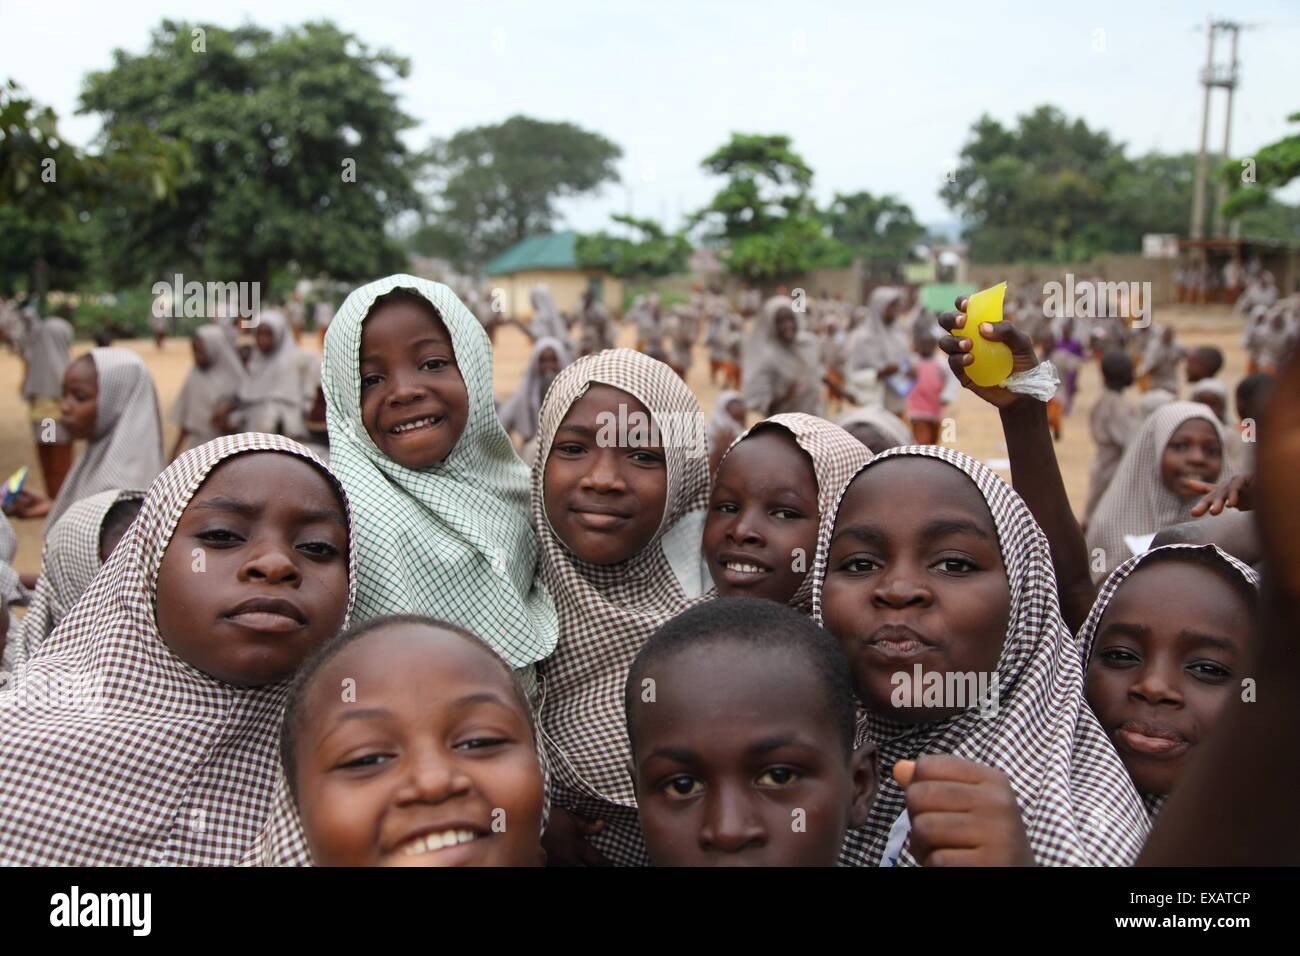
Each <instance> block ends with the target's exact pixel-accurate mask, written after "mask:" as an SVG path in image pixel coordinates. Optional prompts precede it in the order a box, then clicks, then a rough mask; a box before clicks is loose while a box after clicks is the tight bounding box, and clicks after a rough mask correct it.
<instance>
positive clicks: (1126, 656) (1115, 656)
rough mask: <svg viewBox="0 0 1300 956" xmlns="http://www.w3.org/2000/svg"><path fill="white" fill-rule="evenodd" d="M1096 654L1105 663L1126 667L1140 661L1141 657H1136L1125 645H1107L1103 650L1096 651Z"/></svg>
mask: <svg viewBox="0 0 1300 956" xmlns="http://www.w3.org/2000/svg"><path fill="white" fill-rule="evenodd" d="M1097 656H1098V657H1100V658H1101V659H1102V661H1103V662H1105V663H1106V664H1110V665H1113V666H1115V667H1126V666H1130V665H1133V664H1140V663H1142V658H1140V657H1138V656H1137V655H1136V654H1135V653H1133V652H1132V651H1130V650H1129V649H1128V648H1127V647H1107V648H1105V649H1104V650H1100V651H1098V652H1097Z"/></svg>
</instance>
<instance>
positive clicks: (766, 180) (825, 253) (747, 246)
mask: <svg viewBox="0 0 1300 956" xmlns="http://www.w3.org/2000/svg"><path fill="white" fill-rule="evenodd" d="M701 165H702V166H703V167H704V169H705V170H706V171H708V172H710V173H713V174H714V175H716V176H722V177H724V178H725V180H726V182H725V183H724V185H723V187H722V188H721V189H720V190H719V191H718V193H717V195H715V196H714V197H713V200H712V201H711V202H710V203H709V204H708V205H707V206H705V207H704V208H703V209H701V210H699V211H698V212H696V213H695V215H694V216H693V217H692V222H693V223H694V224H695V225H698V226H700V227H702V229H703V235H704V239H705V241H706V242H711V243H716V244H718V245H720V246H722V247H723V256H724V259H725V261H726V263H727V268H728V269H729V270H730V271H731V272H732V273H734V274H736V275H740V276H743V277H744V278H745V279H746V280H747V281H750V282H770V281H773V280H776V279H781V278H787V277H791V276H795V275H798V274H799V273H801V272H806V271H807V270H809V269H812V268H815V267H817V266H818V265H821V264H823V263H824V262H826V261H827V259H828V257H829V256H830V254H831V252H832V251H833V249H834V243H833V241H832V240H831V239H830V238H829V237H828V236H827V231H826V226H825V224H824V223H823V222H822V221H821V219H820V218H819V217H818V215H817V210H816V208H815V206H814V204H813V201H812V199H811V197H810V195H809V190H810V189H811V187H812V179H813V171H812V168H811V167H810V166H809V165H808V164H807V163H806V162H805V161H804V159H803V157H802V156H800V155H799V154H798V153H797V152H795V151H794V149H793V147H792V145H791V141H790V137H789V136H782V135H764V134H748V133H732V134H731V139H730V140H729V141H728V142H727V143H725V144H724V145H723V146H721V147H719V148H718V149H717V150H716V151H714V152H713V153H711V154H710V155H708V156H706V157H705V158H704V160H703V162H702V163H701Z"/></svg>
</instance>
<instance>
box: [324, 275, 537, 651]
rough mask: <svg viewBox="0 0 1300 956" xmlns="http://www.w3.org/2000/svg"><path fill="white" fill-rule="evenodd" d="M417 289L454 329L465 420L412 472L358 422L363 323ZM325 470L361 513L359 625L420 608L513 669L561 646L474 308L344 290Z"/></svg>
mask: <svg viewBox="0 0 1300 956" xmlns="http://www.w3.org/2000/svg"><path fill="white" fill-rule="evenodd" d="M399 288H401V289H411V290H414V291H415V292H418V293H419V294H420V295H422V296H424V298H426V299H428V300H429V303H430V304H431V305H432V306H433V307H434V308H435V309H436V310H437V311H438V315H440V316H441V317H442V322H443V324H444V325H445V326H446V327H447V332H448V334H450V336H451V342H452V347H453V349H454V350H455V353H456V364H457V366H458V367H459V369H460V374H461V377H462V378H463V379H464V380H465V388H466V390H467V391H468V393H469V419H468V421H467V422H466V424H465V430H464V431H463V432H462V433H461V436H460V438H459V439H458V440H457V442H456V445H455V447H453V448H452V450H451V452H450V453H449V454H448V456H447V459H446V460H445V461H443V462H442V463H441V464H437V465H434V466H432V467H431V468H426V469H423V470H419V471H417V470H414V469H411V468H405V467H403V466H402V465H399V464H398V463H397V462H395V461H393V460H392V459H391V458H389V457H387V456H386V455H385V454H384V453H383V452H381V451H380V450H379V449H378V448H377V447H376V446H375V443H374V442H373V441H372V440H371V439H370V436H369V435H368V434H367V433H366V427H365V424H364V423H363V422H362V420H361V365H360V355H361V326H362V322H363V320H364V319H365V317H366V313H368V312H369V311H370V308H371V307H372V306H373V305H374V303H375V300H376V299H377V298H379V297H380V296H381V295H384V294H385V293H388V292H392V291H393V290H394V289H399ZM322 384H323V387H324V391H325V401H326V408H327V419H328V422H329V437H330V467H331V468H333V469H334V471H335V473H336V474H338V476H339V479H340V480H341V481H342V482H343V486H344V487H345V488H347V489H348V493H349V495H350V496H351V499H352V507H353V508H354V509H355V510H356V515H357V536H358V539H359V540H358V542H357V547H358V550H357V556H358V561H359V565H358V572H357V573H358V576H359V585H358V588H357V606H356V610H355V616H356V619H357V620H358V621H365V620H369V619H370V618H372V617H378V616H379V615H381V614H425V615H428V616H429V617H434V618H437V619H439V620H445V621H449V622H451V623H453V624H459V625H460V626H461V627H464V628H466V629H468V630H469V631H472V632H473V633H475V634H481V635H482V636H483V639H484V640H485V641H487V642H488V643H489V644H491V645H492V647H493V648H494V649H495V650H496V651H497V653H498V654H500V655H501V656H502V657H504V658H505V659H506V661H507V662H508V663H509V664H510V665H511V666H513V667H525V666H527V665H529V664H532V663H533V662H535V661H538V660H541V659H542V658H543V657H545V656H546V655H547V654H549V653H550V652H551V649H552V648H554V647H555V641H556V638H557V635H558V625H557V623H556V619H555V606H554V604H553V603H552V602H551V598H550V595H548V594H547V593H546V591H545V590H544V589H543V588H541V587H539V586H537V583H536V572H537V536H536V535H535V534H534V533H533V529H532V527H531V525H530V524H529V521H528V468H527V466H526V465H524V463H523V462H522V461H521V460H520V459H519V456H518V455H516V454H515V450H514V448H513V446H511V444H510V439H509V437H508V436H507V435H506V433H505V429H503V428H502V427H501V422H500V420H499V419H498V418H497V413H496V406H495V403H494V399H493V395H492V346H491V343H490V342H489V341H488V337H487V333H486V332H485V331H483V326H482V325H480V324H479V321H478V319H476V318H474V315H473V313H471V312H470V311H469V309H467V308H466V307H465V305H464V304H463V303H462V302H461V301H460V299H458V298H456V295H455V293H454V292H452V291H451V289H449V288H447V287H446V286H445V285H441V284H439V283H437V282H430V281H428V280H427V279H417V278H416V277H415V276H409V275H392V276H388V277H387V278H386V279H380V280H378V281H377V282H371V283H370V284H368V285H364V286H362V287H361V288H359V289H357V290H356V291H354V292H353V293H352V294H351V295H349V296H348V297H347V300H346V301H345V302H344V303H343V305H342V307H341V308H340V309H339V311H338V314H337V315H336V316H335V317H334V320H333V321H332V322H331V323H330V327H329V331H328V332H327V333H326V335H325V359H324V364H323V366H322Z"/></svg>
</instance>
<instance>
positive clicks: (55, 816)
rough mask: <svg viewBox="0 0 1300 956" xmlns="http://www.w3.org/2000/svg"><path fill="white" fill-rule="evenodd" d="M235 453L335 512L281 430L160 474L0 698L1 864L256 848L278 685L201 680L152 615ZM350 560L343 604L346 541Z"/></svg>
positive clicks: (192, 855) (351, 583)
mask: <svg viewBox="0 0 1300 956" xmlns="http://www.w3.org/2000/svg"><path fill="white" fill-rule="evenodd" d="M243 452H278V453H280V454H288V455H296V456H298V457H300V458H303V459H305V460H306V461H308V462H311V463H312V464H313V465H315V466H316V467H317V468H319V469H320V470H321V472H322V473H324V474H325V475H327V476H328V477H329V478H330V482H331V484H332V485H333V486H334V487H335V488H336V489H337V491H338V493H339V497H340V498H341V499H342V501H343V503H344V508H345V510H346V509H347V497H346V495H345V493H344V491H343V488H342V486H341V485H339V483H338V482H337V481H336V480H335V479H334V477H333V476H332V475H330V473H329V470H328V469H327V468H326V467H325V466H324V465H323V464H322V463H321V462H320V459H318V458H316V456H315V455H313V454H312V453H311V452H310V451H308V450H307V449H306V448H304V447H303V446H301V445H299V444H297V443H296V442H293V441H290V440H289V439H287V438H282V437H280V436H278V435H269V434H260V433H259V434H243V435H233V436H229V437H226V438H218V439H216V440H215V441H211V442H208V443H207V444H205V445H200V446H199V447H197V448H194V449H191V450H190V451H188V452H186V453H185V454H183V455H182V456H181V457H180V458H178V459H176V461H175V462H174V463H173V464H172V465H171V466H170V467H169V468H168V469H167V470H166V471H164V472H163V473H162V474H161V475H159V476H158V479H157V480H156V481H155V482H154V483H153V485H152V486H151V487H150V489H149V493H148V495H147V496H146V498H145V501H144V505H143V507H142V508H141V510H140V514H139V515H138V516H137V518H136V520H135V521H134V522H133V523H132V525H131V527H130V529H129V530H128V531H127V533H126V535H125V536H124V537H123V538H122V540H121V542H120V543H119V544H118V546H117V548H116V549H115V550H114V551H113V554H112V556H111V557H110V558H109V559H108V562H107V563H106V564H105V565H104V568H103V570H102V571H100V573H99V575H98V576H97V577H96V578H95V580H94V582H93V583H92V584H91V585H90V588H89V590H87V591H86V593H85V595H83V597H82V599H81V600H80V601H79V602H78V603H77V605H76V607H74V608H73V609H72V611H71V613H70V614H69V615H68V616H67V617H66V618H65V619H64V621H63V623H62V624H61V625H60V626H59V627H58V628H57V629H56V630H55V631H54V633H53V634H51V635H50V636H49V638H47V639H46V641H45V642H44V644H43V645H42V646H41V648H40V651H39V652H38V653H37V654H36V655H35V656H33V658H32V659H31V660H30V661H28V662H27V664H26V666H25V667H23V668H21V669H20V670H18V671H16V672H15V673H14V674H12V675H11V679H10V681H9V683H8V684H7V685H6V687H5V689H4V691H3V692H0V740H3V741H4V746H3V747H0V864H12V865H61V866H146V865H182V866H202V865H224V864H233V863H236V862H238V861H239V859H240V857H241V856H242V855H243V854H244V853H245V852H246V851H247V850H248V848H249V847H250V846H251V845H252V843H253V841H254V839H255V838H256V837H257V834H258V831H259V830H260V829H261V827H262V824H263V822H264V821H265V819H266V816H267V813H268V812H269V810H270V804H271V799H272V797H273V796H274V794H275V786H276V782H277V780H278V778H279V772H280V760H279V751H278V743H279V729H280V728H279V723H280V722H279V717H280V710H281V707H282V706H283V704H284V695H285V693H286V691H287V690H288V682H287V681H284V682H281V683H278V684H274V685H270V686H266V687H236V686H233V685H230V684H225V683H222V682H220V681H217V680H214V679H213V678H211V677H209V676H207V675H206V674H203V673H201V672H200V671H198V670H196V669H195V668H194V667H192V666H190V665H189V664H187V663H185V662H184V661H182V660H181V659H180V658H178V657H177V656H176V655H175V654H174V653H173V652H172V651H171V649H170V648H168V646H167V645H166V644H165V643H164V641H163V639H162V637H161V635H160V634H159V633H158V626H157V622H156V619H155V613H154V608H155V602H156V600H157V577H158V568H159V565H160V564H161V562H162V558H163V554H164V552H165V551H166V550H167V544H168V541H169V540H170V539H171V536H172V534H173V532H174V531H175V528H176V524H177V522H178V521H179V520H180V516H181V513H182V512H183V511H184V510H185V508H186V506H187V505H188V504H189V502H190V499H191V498H192V497H193V496H194V494H195V492H196V491H197V490H198V488H199V486H200V485H201V484H202V483H203V481H204V479H205V478H206V477H207V476H208V475H209V474H210V473H211V472H212V470H213V468H215V467H216V466H217V465H219V464H220V463H221V462H222V461H224V460H226V459H227V458H230V457H231V456H233V455H238V454H240V453H243ZM348 514H349V525H350V526H351V512H350V511H349V512H348ZM349 550H350V554H349V560H348V607H349V609H350V608H351V606H352V597H353V595H354V594H355V590H356V570H355V569H356V560H355V550H356V544H355V535H354V533H350V534H349Z"/></svg>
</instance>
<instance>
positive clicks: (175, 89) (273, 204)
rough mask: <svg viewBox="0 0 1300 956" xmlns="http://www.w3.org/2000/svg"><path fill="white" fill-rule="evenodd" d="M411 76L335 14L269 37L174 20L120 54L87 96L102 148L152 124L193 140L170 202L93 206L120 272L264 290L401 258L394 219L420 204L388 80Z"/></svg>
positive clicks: (129, 277)
mask: <svg viewBox="0 0 1300 956" xmlns="http://www.w3.org/2000/svg"><path fill="white" fill-rule="evenodd" d="M408 70H409V64H408V61H407V60H406V59H404V58H402V57H399V56H396V55H394V54H392V53H390V52H388V51H378V52H373V51H371V50H370V49H369V48H367V47H366V46H365V45H364V44H363V43H362V42H361V41H360V40H358V39H357V38H356V37H354V36H352V35H350V34H348V33H345V32H343V31H342V30H340V29H338V28H337V27H336V26H334V25H333V24H331V23H327V22H322V23H308V24H305V25H303V26H299V27H290V28H287V29H285V30H284V31H283V32H281V33H279V34H275V33H272V32H270V31H268V30H264V29H261V28H260V27H256V26H251V25H248V26H242V27H238V28H235V29H230V30H227V29H224V28H222V27H218V26H215V25H211V24H197V23H196V24H191V23H180V22H173V21H170V20H164V21H163V22H162V24H161V25H160V26H159V27H158V28H157V29H156V30H154V32H153V35H152V38H151V41H150V44H149V47H148V49H147V50H146V51H145V52H144V53H143V54H140V55H135V54H131V53H127V52H124V51H122V50H117V51H115V52H114V54H113V65H112V67H111V68H109V69H107V70H104V71H102V72H97V73H91V74H90V75H89V76H88V77H87V78H86V80H85V84H84V87H83V91H82V96H81V112H93V113H98V114H99V115H100V116H101V117H102V119H103V123H104V125H103V133H102V136H101V142H102V143H112V142H115V141H117V140H119V139H122V138H123V137H126V136H128V135H130V134H129V130H131V129H133V128H136V127H138V126H144V127H146V128H148V129H150V130H152V131H154V132H156V133H157V134H159V135H161V136H164V137H168V138H170V139H173V140H176V141H179V142H182V143H185V144H186V146H187V147H188V151H189V155H190V158H191V164H190V167H189V169H188V171H187V172H186V173H185V175H184V176H183V177H182V178H181V181H180V184H179V186H178V188H177V190H176V200H175V202H174V203H171V204H160V203H157V202H149V201H147V197H144V196H141V195H139V194H136V193H130V192H128V193H125V194H119V195H118V196H116V197H114V200H113V201H111V202H109V203H108V204H107V205H106V206H105V207H104V208H102V209H100V210H99V211H98V213H97V217H98V219H99V220H100V222H101V225H102V235H103V237H104V240H105V243H106V248H105V254H106V260H107V261H106V265H107V267H108V269H109V271H110V273H111V274H112V276H113V277H114V278H116V279H117V280H118V281H119V282H129V281H139V280H142V279H147V278H151V277H153V278H156V277H158V276H160V275H164V274H166V273H167V272H168V271H169V270H171V269H173V268H175V269H182V270H191V271H193V270H198V271H199V272H200V273H202V275H197V276H195V278H198V279H204V280H208V279H210V280H219V281H231V280H246V281H259V282H262V283H263V284H266V283H268V282H269V280H270V279H271V277H272V275H273V274H278V273H280V272H281V271H287V272H288V273H289V274H307V275H315V274H320V273H328V274H330V275H333V276H335V277H338V278H345V279H347V278H362V277H371V276H374V275H376V274H381V273H383V272H385V271H391V270H393V269H395V268H397V267H400V266H401V264H402V263H403V261H404V254H403V252H402V250H401V248H400V246H399V244H398V243H397V241H396V240H395V239H393V238H391V237H390V236H389V235H388V232H387V226H388V225H389V223H390V222H391V221H392V220H393V218H394V217H396V216H397V215H398V214H400V213H401V212H403V211H406V210H409V209H412V208H414V207H415V206H416V205H417V202H418V198H417V196H416V193H415V190H414V185H413V177H412V171H411V168H410V165H411V164H410V162H409V157H408V151H407V149H406V147H405V145H404V144H403V142H402V140H401V137H400V134H401V133H402V131H403V130H405V129H407V128H409V127H411V126H413V125H414V120H412V119H411V117H409V116H407V115H406V113H404V112H403V111H402V110H401V109H400V108H399V107H398V103H397V95H396V93H395V92H394V91H393V90H392V89H391V83H392V80H393V79H394V78H398V77H405V76H406V75H407V72H408Z"/></svg>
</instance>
